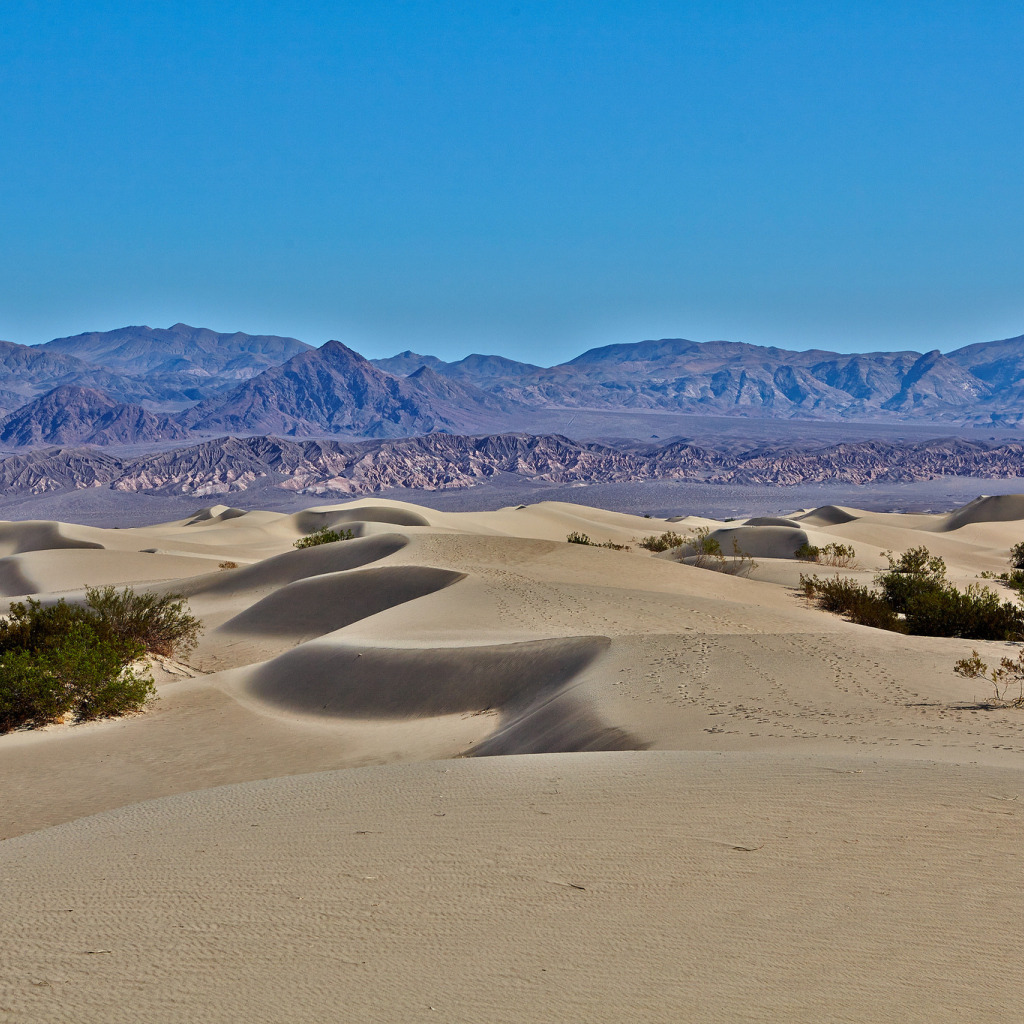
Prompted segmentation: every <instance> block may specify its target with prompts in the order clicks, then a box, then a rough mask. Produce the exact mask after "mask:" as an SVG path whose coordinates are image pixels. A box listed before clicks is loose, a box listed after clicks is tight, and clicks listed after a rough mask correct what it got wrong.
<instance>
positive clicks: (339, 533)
mask: <svg viewBox="0 0 1024 1024" xmlns="http://www.w3.org/2000/svg"><path fill="white" fill-rule="evenodd" d="M354 536H355V534H353V533H352V531H351V530H332V529H331V528H330V527H328V526H322V527H320V529H319V530H314V531H313V532H312V533H307V534H306V536H305V537H300V538H299V539H298V540H297V541H296V542H295V543H294V544H293V545H292V547H296V548H315V547H317V546H318V545H320V544H333V543H335V541H339V540H352V538H353V537H354Z"/></svg>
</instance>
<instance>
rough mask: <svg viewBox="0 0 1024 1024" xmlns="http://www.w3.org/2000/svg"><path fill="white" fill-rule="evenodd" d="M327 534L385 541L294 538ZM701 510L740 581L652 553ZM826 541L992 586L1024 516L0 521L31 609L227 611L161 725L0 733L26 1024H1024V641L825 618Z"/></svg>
mask: <svg viewBox="0 0 1024 1024" xmlns="http://www.w3.org/2000/svg"><path fill="white" fill-rule="evenodd" d="M321 526H331V527H345V528H352V529H353V531H354V532H355V533H357V534H358V536H357V537H356V539H353V540H348V541H344V542H340V543H335V544H330V545H323V546H319V547H313V548H309V549H305V550H294V549H293V547H292V545H293V543H294V541H295V540H296V539H297V538H298V537H299V536H302V535H303V534H306V533H308V532H311V531H312V530H314V529H318V528H320V527H321ZM698 526H707V527H708V528H709V529H711V530H712V535H713V536H714V537H716V539H718V540H719V541H720V543H721V544H722V546H723V548H724V549H725V551H726V552H727V553H728V552H729V551H731V549H732V541H733V539H734V538H735V540H736V542H737V545H738V546H739V547H740V549H742V550H744V551H746V552H749V553H750V554H752V555H754V557H755V558H756V559H757V562H758V565H757V567H756V568H755V569H754V570H753V572H752V574H751V577H750V578H737V577H734V576H729V575H724V574H721V573H716V572H711V571H708V570H705V569H700V568H695V567H693V566H690V565H683V564H680V563H679V562H677V561H675V560H673V559H671V558H662V557H653V556H651V554H649V553H648V552H646V551H644V550H642V549H638V548H637V547H636V546H635V545H634V541H635V540H636V539H637V538H638V537H640V536H644V535H646V534H652V533H660V532H663V531H664V530H668V529H672V530H675V531H677V532H680V533H683V534H686V533H688V532H690V531H692V530H694V529H695V528H696V527H698ZM570 532H582V533H586V534H587V535H588V536H589V537H590V538H591V539H592V540H593V541H594V542H596V543H604V542H605V541H611V542H613V543H616V544H626V545H631V546H632V550H609V549H607V548H597V547H587V546H584V545H579V544H567V543H566V542H565V541H566V537H567V535H568V534H569V533H570ZM805 540H806V541H810V542H811V543H814V544H819V545H822V544H826V543H829V542H832V541H835V542H840V543H845V544H852V545H853V546H854V547H855V548H856V551H857V560H856V565H855V566H854V567H852V568H847V569H843V570H841V571H842V572H843V573H844V574H846V575H850V576H852V577H853V578H856V579H862V580H864V581H870V579H871V578H872V576H873V575H874V574H875V572H877V571H878V569H880V568H882V567H883V566H884V565H885V564H886V556H885V552H886V550H893V551H900V550H906V549H907V548H909V547H911V546H915V545H919V544H925V545H927V546H928V547H929V549H930V550H932V551H933V552H934V553H936V554H940V555H941V556H942V557H943V558H944V559H946V561H947V563H948V566H949V570H950V574H951V576H952V577H953V578H954V579H956V580H958V581H960V582H964V583H966V582H977V581H978V574H979V573H980V572H981V571H983V570H990V571H999V570H1001V569H1003V568H1005V567H1006V559H1007V555H1008V551H1009V547H1010V545H1011V544H1013V543H1016V542H1017V541H1019V540H1024V496H1011V497H1009V498H999V499H979V500H978V501H976V502H972V503H971V504H970V505H968V506H966V507H965V508H964V509H961V510H959V511H957V512H955V513H953V514H951V515H915V516H901V515H897V514H880V513H870V512H865V511H860V510H857V509H844V508H838V507H836V506H825V507H823V508H819V509H814V510H810V511H807V512H804V513H801V514H799V515H797V516H793V517H757V518H754V519H749V520H746V521H745V522H741V523H722V522H716V521H714V520H709V519H705V518H701V517H694V516H687V517H673V518H672V519H670V520H662V521H659V520H651V519H646V518H641V517H636V516H629V515H624V514H620V513H612V512H607V511H604V510H600V509H593V508H587V507H583V506H575V505H568V504H565V503H555V502H551V503H541V504H539V505H534V506H527V507H517V508H506V509H499V510H496V511H493V512H481V513H442V512H436V511H433V510H429V509H421V508H417V507H415V506H412V505H408V504H405V503H401V502H391V501H382V500H380V499H373V500H370V499H367V500H363V501H357V502H351V503H347V504H344V505H338V506H319V507H317V508H314V509H310V510H307V511H305V512H303V513H299V514H297V515H283V514H277V513H268V512H256V511H251V512H245V511H242V510H239V509H233V508H230V507H228V506H212V507H210V508H206V509H201V510H199V511H197V512H196V513H195V514H194V515H192V516H189V517H186V518H185V519H182V520H178V521H176V522H173V523H167V524H162V525H158V526H152V527H145V528H137V529H131V530H102V529H97V528H84V527H78V526H75V525H73V524H61V523H40V522H32V523H8V524H0V553H2V557H0V592H2V593H3V594H5V595H6V596H7V597H8V598H14V597H21V596H24V595H26V594H33V593H34V594H39V595H40V596H41V597H43V598H44V599H46V598H50V599H52V598H53V597H56V596H67V597H69V598H70V599H75V597H76V596H77V594H78V593H79V592H80V591H81V588H83V587H84V586H86V585H96V584H102V583H107V582H111V583H116V584H119V585H120V584H122V583H131V584H133V585H136V586H139V587H144V588H147V589H154V590H157V591H167V592H169V591H174V592H180V593H184V594H185V595H186V596H187V597H188V599H189V602H190V605H191V607H192V609H193V610H194V611H195V612H196V614H198V615H199V616H200V617H201V618H202V620H203V622H204V624H205V627H206V630H205V633H204V635H203V637H202V640H201V642H200V645H199V647H198V649H197V650H196V651H195V653H194V655H193V656H192V657H191V659H190V665H191V668H190V669H189V671H191V672H193V673H194V678H185V677H184V676H181V675H174V674H171V673H169V672H165V671H163V670H162V669H161V672H160V673H159V674H158V686H159V692H160V700H159V701H158V702H157V703H156V704H155V705H154V706H153V707H152V708H151V709H150V710H148V711H146V712H145V713H144V714H142V715H139V716H136V717H131V718H126V719H122V720H118V721H112V722H99V723H92V724H89V725H82V726H69V725H60V726H52V727H49V728H47V729H44V730H40V731H37V732H30V733H15V734H9V735H7V736H0V772H2V773H3V774H2V777H3V779H4V781H5V788H4V791H3V793H4V797H3V802H2V805H0V840H2V841H0V877H3V878H4V880H5V897H7V902H6V906H5V914H4V915H0V957H2V959H3V962H4V963H5V965H9V968H8V970H6V971H5V972H0V1007H2V1008H3V1009H4V1011H6V1012H7V1013H9V1014H11V1015H12V1019H17V1020H26V1021H52V1020H81V1021H93V1020H95V1021H101V1020H102V1021H107V1020H113V1019H131V1020H133V1021H150V1020H152V1021H176V1020H181V1021H185V1020H196V1019H203V1020H235V1019H239V1017H251V1018H253V1019H257V1020H260V1019H268V1020H269V1019H273V1020H318V1019H335V1018H336V1017H337V1013H338V1007H339V1006H344V1007H345V1008H346V1009H345V1013H346V1014H349V1015H351V1016H352V1017H353V1019H365V1020H381V1021H385V1020H386V1021H391V1020H419V1019H424V1020H451V1021H463V1020H510V1021H511V1020H515V1021H530V1020H566V1021H570V1020H571V1021H576V1020H608V1021H612V1020H614V1021H619V1020H626V1019H631V1020H632V1019H635V1020H645V1021H646V1020H650V1021H655V1020H658V1021H661V1020H664V1021H676V1020H694V1021H697V1020H701V1021H703V1020H721V1021H726V1020H728V1021H733V1020H744V1019H749V1020H787V1021H788V1020H793V1021H802V1020H807V1021H811V1020H815V1021H816V1020H831V1019H849V1020H887V1019H900V1020H921V1021H929V1022H931V1021H944V1020H972V1021H989V1020H991V1021H995V1020H1010V1019H1016V1018H1017V1017H1019V1016H1020V1015H1021V1011H1022V1010H1024V1000H1022V997H1021V996H1020V995H1019V991H1018V988H1019V987H1018V986H1017V985H1016V983H1015V973H1014V971H1013V969H1012V960H1011V958H1012V957H1014V956H1015V943H1014V938H1015V935H1016V930H1017V928H1018V924H1017V922H1019V919H1020V915H1021V911H1022V910H1024V905H1022V904H1021V897H1020V896H1018V895H1017V887H1016V885H1015V883H1014V874H1013V871H1012V865H1013V863H1014V858H1015V857H1017V856H1019V853H1020V850H1021V841H1022V840H1024V812H1022V811H1021V808H1022V807H1024V792H1022V791H1024V713H1022V712H1020V711H1019V710H1014V709H1012V708H995V709H987V710H985V709H979V707H978V706H977V704H976V701H977V700H978V698H983V697H985V696H987V693H986V692H985V684H984V683H981V682H967V681H965V680H963V679H962V678H960V677H958V676H956V675H955V674H954V673H953V671H952V665H953V663H954V661H955V660H956V659H957V658H960V657H963V656H964V655H966V654H968V653H969V652H970V650H971V649H972V648H975V647H977V648H980V649H982V650H983V653H984V654H985V655H986V656H987V657H989V658H995V659H998V657H1001V656H1003V655H1004V654H1006V653H1007V652H1008V651H1010V652H1012V651H1013V648H1012V647H1009V648H1008V647H1007V645H1003V644H980V643H977V642H969V641H962V640H956V639H931V638H925V637H908V636H902V635H899V634H894V633H886V632H882V631H878V630H872V629H868V628H866V627H861V626H856V625H853V624H851V623H847V622H845V621H843V620H841V619H839V618H837V617H834V616H830V615H827V614H826V613H823V612H821V611H819V610H817V609H815V608H810V607H808V606H807V605H806V603H805V602H804V601H803V600H802V599H801V598H800V597H799V595H798V594H797V593H796V591H795V589H794V586H795V583H796V580H797V577H798V576H799V574H800V572H805V571H808V565H807V563H801V562H796V561H794V559H793V557H792V556H793V552H794V551H795V549H796V548H797V547H798V546H799V545H800V544H801V543H802V542H803V541H805ZM222 561H235V562H238V563H239V565H240V567H239V568H228V569H219V568H215V566H216V565H218V564H219V563H220V562H222ZM814 571H817V572H828V571H831V570H828V569H826V568H824V567H814ZM1004 593H1005V594H1007V595H1008V592H1007V591H1004ZM483 755H516V756H507V757H494V756H483ZM524 755H539V756H524ZM390 762H398V763H397V764H391V765H390V766H388V767H382V766H383V765H387V764H388V763H390ZM367 766H375V767H367ZM330 769H346V770H344V771H329V772H328V773H327V774H310V773H323V772H325V771H327V770H330ZM352 769H359V770H352ZM211 787H223V788H211ZM154 801H155V802H154ZM19 837H20V838H19ZM90 950H92V951H93V952H89V951H90ZM96 950H108V951H109V952H95V951H96ZM548 975H550V977H549V976H548ZM355 1007H357V1008H358V1012H356V1010H354V1009H352V1008H355ZM896 1007H898V1009H899V1013H898V1014H895V1015H894V1008H896ZM350 1011H351V1012H350Z"/></svg>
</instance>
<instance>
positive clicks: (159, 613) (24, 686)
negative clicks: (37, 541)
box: [0, 587, 200, 731]
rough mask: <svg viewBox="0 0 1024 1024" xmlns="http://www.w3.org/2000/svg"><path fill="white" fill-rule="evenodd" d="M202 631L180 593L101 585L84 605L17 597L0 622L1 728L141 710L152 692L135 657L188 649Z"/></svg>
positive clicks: (174, 652) (88, 591) (145, 675)
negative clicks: (119, 589)
mask: <svg viewBox="0 0 1024 1024" xmlns="http://www.w3.org/2000/svg"><path fill="white" fill-rule="evenodd" d="M199 630H200V623H199V620H198V619H196V618H195V617H194V616H193V615H191V614H190V613H189V611H188V608H187V605H186V604H185V601H184V599H183V598H182V597H181V595H179V594H167V595H164V596H162V597H158V596H156V595H153V594H136V593H135V592H134V591H133V590H131V589H130V588H125V589H124V590H123V591H118V590H117V589H116V588H114V587H103V588H89V589H88V590H86V599H85V604H82V605H74V604H68V603H67V602H66V601H65V600H63V599H61V600H60V601H58V602H57V603H56V604H53V605H49V606H47V607H43V605H42V604H41V603H40V602H39V601H36V600H33V599H31V598H30V599H29V600H27V601H16V602H14V603H13V604H12V605H11V609H10V612H9V613H8V615H7V617H6V618H4V619H0V731H7V730H9V729H15V728H19V727H23V726H33V727H34V726H41V725H46V724H47V723H49V722H57V721H62V720H63V719H64V718H66V717H68V716H74V718H75V719H77V720H79V721H84V720H87V719H92V718H106V717H110V716H112V715H122V714H125V713H127V712H130V711H138V710H140V709H141V708H142V707H143V706H144V705H145V704H146V702H147V701H148V700H150V698H151V697H153V695H154V694H155V692H156V691H155V689H154V686H153V680H152V678H151V677H150V676H149V674H148V673H145V672H142V671H140V670H138V669H137V668H135V667H134V665H133V662H135V661H137V660H138V659H139V658H141V657H143V656H144V655H145V654H146V653H147V652H148V653H152V654H162V655H167V656H170V655H173V654H179V653H183V652H187V651H190V650H192V649H193V648H194V647H195V645H196V641H197V639H198V636H199Z"/></svg>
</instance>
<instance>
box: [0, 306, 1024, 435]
mask: <svg viewBox="0 0 1024 1024" xmlns="http://www.w3.org/2000/svg"><path fill="white" fill-rule="evenodd" d="M57 388H77V389H78V390H77V391H73V392H67V393H65V394H64V399H66V400H67V402H68V408H67V409H60V408H57V407H56V404H55V402H56V400H55V399H54V398H53V397H52V396H51V395H50V393H51V392H53V391H54V390H55V389H57ZM97 395H100V396H101V397H96V396H97ZM89 403H95V408H93V409H89V408H87V406H88V405H89ZM26 406H30V407H27V408H23V407H26ZM112 406H118V407H124V408H120V409H118V411H116V412H115V411H114V410H113V409H112ZM552 411H554V412H555V413H556V414H557V415H556V416H547V417H546V418H545V419H544V422H546V423H549V424H550V423H556V422H557V423H562V422H565V421H571V420H572V419H573V418H574V417H575V415H576V413H577V412H580V411H587V412H588V413H597V414H611V415H613V416H614V417H615V419H614V420H611V419H609V420H606V421H605V422H608V423H619V422H622V423H623V424H626V423H627V421H628V422H633V423H634V425H633V426H632V427H631V428H626V427H624V429H632V430H634V431H636V430H642V429H643V428H637V427H636V426H635V423H636V422H640V421H639V420H634V418H633V417H621V416H620V415H619V414H621V413H623V412H630V413H647V412H654V413H666V412H667V413H683V414H688V415H698V416H700V415H712V416H739V417H746V418H749V419H759V418H765V417H772V418H778V419H801V420H823V421H826V420H831V421H844V420H859V421H889V422H893V421H896V422H916V423H935V424H939V423H958V424H973V425H979V426H993V425H994V426H999V427H1005V426H1015V425H1017V424H1018V423H1021V421H1022V420H1024V336H1022V337H1018V338H1009V339H1006V340H1003V341H995V342H988V343H985V344H978V345H968V346H966V347H964V348H961V349H958V350H957V351H955V352H949V353H947V354H942V353H941V352H938V351H931V352H925V353H920V352H912V351H895V352H871V353H854V354H842V353H836V352H828V351H825V350H821V349H814V350H810V351H806V352H795V351H788V350H786V349H781V348H775V347H761V346H756V345H748V344H744V343H740V342H728V341H712V342H695V341H688V340H686V339H679V338H675V339H673V338H667V339H661V340H656V341H654V340H652V341H641V342H636V343H630V344H616V345H606V346H602V347H600V348H594V349H590V350H588V351H586V352H584V353H582V354H581V355H579V356H577V357H576V358H574V359H572V360H570V361H568V362H566V363H561V364H558V365H556V366H551V367H541V366H535V365H533V364H530V363H523V362H518V361H516V360H514V359H508V358H506V357H504V356H498V355H480V354H473V355H470V356H467V357H466V358H465V359H460V360H457V361H455V362H445V361H443V360H441V359H438V358H437V357H435V356H430V355H423V354H420V353H416V352H413V351H406V352H402V353H400V354H399V355H397V356H394V357H392V358H390V359H379V360H375V361H370V360H367V359H364V358H363V357H362V356H361V355H359V354H358V353H357V352H354V351H353V350H352V349H350V348H348V347H346V346H345V345H343V344H341V342H338V341H331V342H328V343H327V344H326V345H324V346H323V347H322V348H318V349H316V348H312V347H310V346H308V345H306V344H304V343H303V342H301V341H297V340H296V339H294V338H280V337H275V336H263V335H247V334H241V333H236V334H218V333H216V332H214V331H209V330H206V329H203V328H194V327H189V326H187V325H185V324H175V325H174V326H173V327H170V328H167V329H157V330H155V329H152V328H149V327H125V328H121V329H120V330H116V331H107V332H101V333H100V332H93V333H90V334H81V335H77V336H75V337H72V338H58V339H55V340H54V341H52V342H48V343H47V344H46V345H40V346H35V347H30V346H25V345H16V344H13V343H11V342H0V416H6V419H5V422H6V424H7V426H6V427H5V428H4V429H5V430H6V433H5V435H4V436H5V437H6V438H7V440H6V441H3V440H2V439H0V443H7V444H10V445H14V444H18V445H24V444H39V443H55V442H59V443H77V442H79V441H82V442H85V441H88V442H89V443H96V444H101V443H122V442H123V443H144V442H146V441H148V440H158V439H159V440H166V439H171V440H174V439H176V438H178V437H182V436H184V435H186V434H188V433H190V432H191V433H200V434H210V433H214V432H231V433H236V434H269V433H273V434H281V435H288V436H293V437H303V436H316V435H321V436H325V435H332V434H336V435H339V436H343V437H350V438H372V437H404V436H409V435H418V434H428V433H432V432H439V431H442V432H447V433H455V434H477V433H501V432H505V431H509V430H519V429H522V428H523V427H529V426H531V425H532V424H533V423H535V422H537V420H538V413H540V412H544V413H548V412H552ZM142 412H145V413H146V414H147V415H146V416H143V415H142ZM563 413H564V414H565V416H564V418H563ZM172 415H173V422H172V420H171V419H170V418H169V417H171V416H172ZM600 420H601V417H600V416H599V417H596V418H593V419H592V422H598V421H600ZM610 429H614V427H612V428H610ZM643 436H646V435H643Z"/></svg>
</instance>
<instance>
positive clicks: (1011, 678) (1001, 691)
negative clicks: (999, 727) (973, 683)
mask: <svg viewBox="0 0 1024 1024" xmlns="http://www.w3.org/2000/svg"><path fill="white" fill-rule="evenodd" d="M953 671H954V672H955V673H956V674H957V675H958V676H964V677H965V678H967V679H987V680H988V681H989V682H990V683H991V684H992V686H993V687H994V689H995V693H996V701H997V702H998V703H1004V702H1005V703H1009V704H1012V705H1013V706H1014V707H1017V708H1021V707H1024V651H1021V652H1020V653H1019V654H1018V655H1017V657H1016V658H1002V659H1001V660H1000V662H999V667H998V668H994V669H990V668H989V667H988V665H987V664H985V662H984V661H982V660H981V658H980V657H979V655H978V652H977V651H972V652H971V656H970V657H969V658H961V659H960V661H958V662H957V663H956V664H955V665H954V666H953ZM1013 687H1016V688H1017V693H1016V695H1015V696H1012V697H1008V696H1007V695H1008V693H1009V692H1010V691H1011V689H1012V688H1013Z"/></svg>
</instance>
